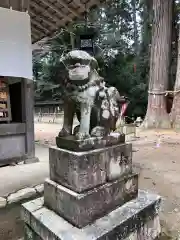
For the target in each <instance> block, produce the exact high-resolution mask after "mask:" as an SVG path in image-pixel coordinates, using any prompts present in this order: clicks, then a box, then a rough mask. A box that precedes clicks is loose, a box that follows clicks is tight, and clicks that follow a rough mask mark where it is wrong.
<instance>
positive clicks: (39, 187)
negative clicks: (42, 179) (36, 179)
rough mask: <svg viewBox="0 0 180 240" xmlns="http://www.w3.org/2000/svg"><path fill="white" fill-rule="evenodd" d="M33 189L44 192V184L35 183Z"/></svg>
mask: <svg viewBox="0 0 180 240" xmlns="http://www.w3.org/2000/svg"><path fill="white" fill-rule="evenodd" d="M35 190H36V191H37V192H38V193H43V192H44V184H40V185H37V186H36V187H35Z"/></svg>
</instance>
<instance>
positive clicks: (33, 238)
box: [22, 224, 42, 240]
mask: <svg viewBox="0 0 180 240" xmlns="http://www.w3.org/2000/svg"><path fill="white" fill-rule="evenodd" d="M22 240H42V238H41V237H39V236H38V235H37V234H36V233H35V232H34V231H33V230H32V229H31V228H30V227H29V226H28V225H27V224H25V226H24V239H22Z"/></svg>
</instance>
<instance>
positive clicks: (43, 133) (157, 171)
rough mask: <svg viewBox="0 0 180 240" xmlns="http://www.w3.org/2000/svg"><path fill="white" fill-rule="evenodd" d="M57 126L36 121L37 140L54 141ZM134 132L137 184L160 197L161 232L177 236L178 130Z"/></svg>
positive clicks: (179, 204) (179, 208)
mask: <svg viewBox="0 0 180 240" xmlns="http://www.w3.org/2000/svg"><path fill="white" fill-rule="evenodd" d="M60 128H61V126H60V124H43V123H40V124H35V132H36V134H35V136H36V141H38V142H40V143H45V144H50V145H54V144H55V141H54V138H55V136H56V135H57V134H58V132H59V130H60ZM137 135H138V136H139V138H138V139H137V140H136V141H133V146H134V154H133V162H134V164H135V165H136V167H138V168H139V169H140V181H139V185H140V188H142V189H149V190H150V191H153V192H155V193H158V194H160V195H161V196H162V197H163V201H162V210H161V216H160V217H161V221H162V225H163V232H164V233H165V234H167V235H173V239H180V237H179V236H180V235H179V236H178V234H179V232H180V231H179V230H180V159H179V158H180V157H179V156H180V133H179V132H173V131H165V130H164V131H145V132H143V131H140V130H138V131H137ZM162 239H164V240H165V239H169V238H167V237H164V238H162Z"/></svg>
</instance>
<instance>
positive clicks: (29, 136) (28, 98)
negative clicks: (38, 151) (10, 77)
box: [22, 79, 38, 163]
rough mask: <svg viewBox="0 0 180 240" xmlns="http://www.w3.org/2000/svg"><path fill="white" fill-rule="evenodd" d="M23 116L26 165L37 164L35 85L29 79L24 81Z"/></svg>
mask: <svg viewBox="0 0 180 240" xmlns="http://www.w3.org/2000/svg"><path fill="white" fill-rule="evenodd" d="M22 93H23V100H24V101H23V106H22V107H23V109H24V111H23V115H24V120H25V123H26V154H27V159H26V160H25V163H33V162H37V161H38V158H36V157H35V139H34V83H33V81H32V80H29V79H22Z"/></svg>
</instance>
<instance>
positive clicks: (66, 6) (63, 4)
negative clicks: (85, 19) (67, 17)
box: [57, 0, 80, 17]
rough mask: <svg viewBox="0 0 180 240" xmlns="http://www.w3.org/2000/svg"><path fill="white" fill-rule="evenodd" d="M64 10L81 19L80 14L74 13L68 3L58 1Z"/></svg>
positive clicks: (61, 0) (62, 0)
mask: <svg viewBox="0 0 180 240" xmlns="http://www.w3.org/2000/svg"><path fill="white" fill-rule="evenodd" d="M57 2H59V3H60V4H61V5H62V6H63V7H64V8H66V9H67V10H68V11H69V12H71V13H72V14H73V15H74V16H76V17H80V14H79V13H78V12H76V11H74V10H73V9H72V8H70V7H69V6H68V4H67V3H65V2H64V0H57Z"/></svg>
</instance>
